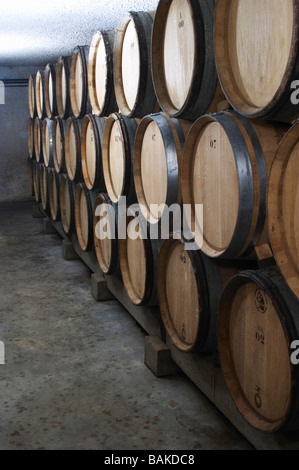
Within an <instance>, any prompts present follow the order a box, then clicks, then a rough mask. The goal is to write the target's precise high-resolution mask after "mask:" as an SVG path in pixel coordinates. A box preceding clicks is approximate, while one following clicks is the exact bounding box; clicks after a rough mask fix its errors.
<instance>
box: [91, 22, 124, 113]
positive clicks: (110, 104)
mask: <svg viewBox="0 0 299 470" xmlns="http://www.w3.org/2000/svg"><path fill="white" fill-rule="evenodd" d="M114 37H115V32H114V31H103V30H98V31H96V32H95V33H94V35H93V37H92V40H91V44H90V48H89V54H88V91H89V99H90V103H91V109H92V114H95V115H96V116H101V117H104V116H109V115H110V114H111V113H114V112H117V111H118V109H119V108H118V105H117V101H116V97H115V88H114V69H113V47H114ZM99 38H101V40H103V41H104V44H105V49H106V56H107V89H106V90H107V91H106V95H105V100H104V105H103V106H102V108H101V107H100V105H99V103H98V99H97V96H96V90H95V89H94V88H95V87H94V80H95V73H94V64H93V61H94V59H95V57H94V54H95V53H94V48H95V45H94V43H95V42H96V41H97V39H99Z"/></svg>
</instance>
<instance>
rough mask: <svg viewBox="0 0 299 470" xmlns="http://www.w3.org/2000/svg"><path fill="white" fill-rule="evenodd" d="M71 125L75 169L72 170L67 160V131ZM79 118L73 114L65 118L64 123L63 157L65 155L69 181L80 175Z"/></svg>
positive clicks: (76, 178)
mask: <svg viewBox="0 0 299 470" xmlns="http://www.w3.org/2000/svg"><path fill="white" fill-rule="evenodd" d="M71 126H73V128H74V133H75V139H76V143H77V145H76V158H75V160H76V169H75V171H74V172H72V171H71V168H70V160H69V153H70V152H69V140H68V136H69V131H70V127H71ZM80 132H81V120H79V119H77V118H76V117H74V116H69V117H68V118H67V120H66V124H65V134H64V152H65V153H64V157H65V166H66V171H67V174H68V177H69V178H70V180H71V181H75V180H79V179H80V178H81V175H82V168H81V136H80Z"/></svg>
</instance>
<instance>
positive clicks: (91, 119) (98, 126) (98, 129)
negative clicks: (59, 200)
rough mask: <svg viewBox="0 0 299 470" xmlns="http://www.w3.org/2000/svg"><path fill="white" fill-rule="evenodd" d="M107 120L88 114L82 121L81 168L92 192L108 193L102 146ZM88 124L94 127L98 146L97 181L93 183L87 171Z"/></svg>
mask: <svg viewBox="0 0 299 470" xmlns="http://www.w3.org/2000/svg"><path fill="white" fill-rule="evenodd" d="M105 122H106V118H104V117H99V116H96V115H94V114H86V115H85V116H84V118H83V120H82V127H81V137H80V149H81V166H82V176H83V179H84V182H85V184H86V186H87V188H88V189H89V190H90V191H95V190H96V191H100V192H103V191H106V186H105V180H104V173H103V165H102V145H103V134H104V128H105ZM88 123H90V124H91V125H92V128H93V134H94V137H95V145H96V161H95V174H96V176H95V179H94V181H91V180H90V178H89V173H88V169H87V162H86V147H85V141H84V139H85V137H86V130H87V126H88Z"/></svg>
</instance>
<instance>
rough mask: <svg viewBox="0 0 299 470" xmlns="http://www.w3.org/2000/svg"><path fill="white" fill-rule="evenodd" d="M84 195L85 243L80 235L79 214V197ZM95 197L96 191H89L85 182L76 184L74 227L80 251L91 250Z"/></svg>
mask: <svg viewBox="0 0 299 470" xmlns="http://www.w3.org/2000/svg"><path fill="white" fill-rule="evenodd" d="M82 194H83V195H84V197H85V198H86V204H87V212H88V220H87V224H88V238H87V241H86V243H85V241H84V239H83V236H82V227H81V214H80V204H79V203H80V198H81V196H82ZM95 199H96V193H94V192H93V191H89V190H88V189H87V186H86V184H85V183H83V182H80V183H78V184H77V186H76V192H75V201H74V202H75V228H76V235H77V239H78V242H79V245H80V248H81V249H82V251H86V252H88V251H91V250H92V248H93V213H94V203H95Z"/></svg>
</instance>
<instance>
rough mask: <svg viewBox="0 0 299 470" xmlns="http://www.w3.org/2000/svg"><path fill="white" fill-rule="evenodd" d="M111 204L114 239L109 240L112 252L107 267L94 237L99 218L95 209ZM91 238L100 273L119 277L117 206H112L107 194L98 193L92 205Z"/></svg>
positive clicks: (98, 243)
mask: <svg viewBox="0 0 299 470" xmlns="http://www.w3.org/2000/svg"><path fill="white" fill-rule="evenodd" d="M102 203H105V204H111V207H112V208H113V210H114V213H115V220H114V222H115V239H113V240H111V245H112V250H111V260H110V264H109V265H107V264H106V263H105V261H104V259H103V255H102V251H101V246H100V242H99V241H98V238H97V236H96V225H97V223H98V221H99V218H98V217H97V216H96V209H97V207H98V205H99V204H102ZM93 236H94V248H95V254H96V257H97V260H98V263H99V266H100V268H101V270H102V272H103V273H104V274H106V275H112V274H113V275H115V276H120V275H121V271H120V264H119V257H118V206H117V204H114V203H113V202H112V201H111V199H110V198H109V196H108V194H107V193H98V194H97V197H96V200H95V205H94V215H93Z"/></svg>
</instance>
